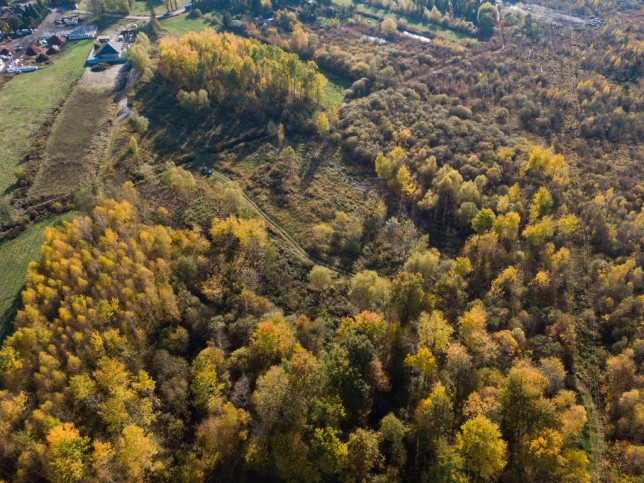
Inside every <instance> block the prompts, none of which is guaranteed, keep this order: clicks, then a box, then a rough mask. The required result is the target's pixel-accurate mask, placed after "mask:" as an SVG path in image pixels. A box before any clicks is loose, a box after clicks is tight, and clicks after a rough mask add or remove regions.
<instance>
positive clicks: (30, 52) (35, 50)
mask: <svg viewBox="0 0 644 483" xmlns="http://www.w3.org/2000/svg"><path fill="white" fill-rule="evenodd" d="M44 52H45V50H44V49H43V48H42V47H41V46H40V45H35V44H34V45H30V46H29V48H28V49H27V50H26V51H25V55H26V56H27V57H33V56H36V55H40V54H42V53H44Z"/></svg>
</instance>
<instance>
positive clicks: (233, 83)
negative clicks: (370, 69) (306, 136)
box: [159, 29, 326, 111]
mask: <svg viewBox="0 0 644 483" xmlns="http://www.w3.org/2000/svg"><path fill="white" fill-rule="evenodd" d="M159 50H160V57H161V60H160V64H159V70H160V72H161V74H162V75H163V76H164V77H166V78H167V79H168V80H169V81H170V82H172V83H173V84H175V85H176V86H178V87H181V88H184V89H188V90H190V91H196V90H199V89H204V90H205V91H206V92H207V93H208V96H209V97H211V98H213V99H215V100H216V101H217V102H218V103H219V104H223V105H225V106H229V107H234V108H236V109H239V110H243V111H256V110H263V109H271V108H272V109H274V108H276V107H279V106H281V105H284V104H286V103H289V102H309V103H319V102H320V100H321V98H322V89H323V88H324V86H325V84H326V78H325V77H324V76H323V75H322V74H320V73H319V72H317V70H316V66H315V63H314V62H312V61H309V62H306V63H305V62H302V61H301V60H300V59H299V58H298V56H297V55H296V54H292V53H286V52H284V51H283V50H282V49H280V48H279V47H275V46H273V45H266V44H263V43H261V42H258V41H257V40H253V39H246V38H243V37H239V36H236V35H234V34H228V33H223V34H218V33H216V32H215V31H214V30H212V29H206V30H204V31H203V32H201V33H195V32H191V33H189V34H187V35H184V36H183V37H181V38H180V39H176V38H172V39H164V40H162V41H161V44H160V46H159Z"/></svg>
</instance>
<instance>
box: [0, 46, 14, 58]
mask: <svg viewBox="0 0 644 483" xmlns="http://www.w3.org/2000/svg"><path fill="white" fill-rule="evenodd" d="M12 58H13V51H11V50H9V49H7V48H6V47H3V48H2V49H1V50H0V59H2V60H11V59H12Z"/></svg>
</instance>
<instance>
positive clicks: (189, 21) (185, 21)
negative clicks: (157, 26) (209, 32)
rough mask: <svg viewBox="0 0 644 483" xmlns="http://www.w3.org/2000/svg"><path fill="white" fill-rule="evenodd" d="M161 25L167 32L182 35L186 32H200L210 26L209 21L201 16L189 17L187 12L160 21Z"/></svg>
mask: <svg viewBox="0 0 644 483" xmlns="http://www.w3.org/2000/svg"><path fill="white" fill-rule="evenodd" d="M160 22H161V26H162V27H163V28H164V29H166V30H167V31H168V32H170V33H173V34H177V35H184V34H187V33H188V32H201V31H202V30H204V29H206V28H207V27H212V26H211V25H210V23H209V22H207V21H206V20H205V19H203V18H194V17H189V16H188V14H183V15H177V16H176V17H170V18H167V19H163V20H161V21H160Z"/></svg>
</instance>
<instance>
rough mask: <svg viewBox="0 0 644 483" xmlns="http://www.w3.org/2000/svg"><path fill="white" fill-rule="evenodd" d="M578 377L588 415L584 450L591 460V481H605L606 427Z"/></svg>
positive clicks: (578, 384)
mask: <svg viewBox="0 0 644 483" xmlns="http://www.w3.org/2000/svg"><path fill="white" fill-rule="evenodd" d="M576 379H577V389H578V390H579V395H580V396H581V400H582V403H583V406H584V408H585V409H586V415H587V417H588V420H587V422H586V425H587V434H585V435H584V436H585V437H584V450H585V451H586V453H587V454H588V459H589V460H590V468H589V472H590V474H591V481H592V482H600V481H603V479H602V466H601V463H602V461H603V454H604V429H603V425H602V422H601V419H600V417H599V414H598V412H597V407H596V406H595V402H594V401H593V398H592V396H591V394H590V391H589V390H588V388H587V387H586V385H585V384H584V383H583V382H582V380H581V379H580V378H579V377H577V378H576Z"/></svg>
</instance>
